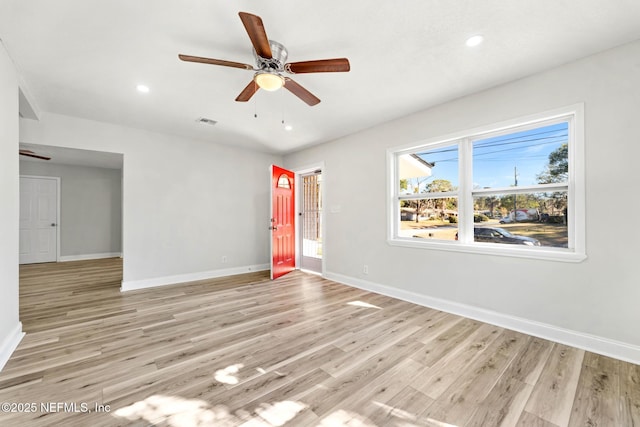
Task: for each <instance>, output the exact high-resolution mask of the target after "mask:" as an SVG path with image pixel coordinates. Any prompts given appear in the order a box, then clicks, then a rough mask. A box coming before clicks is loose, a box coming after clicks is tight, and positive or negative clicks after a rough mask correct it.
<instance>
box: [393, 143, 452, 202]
mask: <svg viewBox="0 0 640 427" xmlns="http://www.w3.org/2000/svg"><path fill="white" fill-rule="evenodd" d="M398 176H399V179H400V183H399V185H400V188H399V193H398V194H418V193H435V192H442V191H455V190H456V189H457V188H458V145H457V144H455V145H450V146H447V147H440V148H435V149H432V150H427V151H422V152H419V153H411V154H403V155H400V156H398Z"/></svg>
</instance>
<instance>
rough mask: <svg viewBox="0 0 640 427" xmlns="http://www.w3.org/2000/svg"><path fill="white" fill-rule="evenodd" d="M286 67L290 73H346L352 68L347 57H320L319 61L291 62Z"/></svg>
mask: <svg viewBox="0 0 640 427" xmlns="http://www.w3.org/2000/svg"><path fill="white" fill-rule="evenodd" d="M284 69H285V70H286V71H288V72H290V73H294V74H302V73H344V72H347V71H349V70H350V69H351V66H350V65H349V60H348V59H347V58H335V59H320V60H317V61H302V62H290V63H288V64H285V66H284Z"/></svg>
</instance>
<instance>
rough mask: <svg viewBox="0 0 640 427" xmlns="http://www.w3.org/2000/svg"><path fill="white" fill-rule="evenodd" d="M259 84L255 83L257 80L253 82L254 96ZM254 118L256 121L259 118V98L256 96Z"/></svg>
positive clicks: (254, 99)
mask: <svg viewBox="0 0 640 427" xmlns="http://www.w3.org/2000/svg"><path fill="white" fill-rule="evenodd" d="M256 85H257V83H256V82H255V80H254V81H253V87H254V89H255V90H254V94H255V92H257V91H258V88H257V87H256ZM253 117H255V118H256V119H257V118H258V100H257V97H256V96H254V97H253Z"/></svg>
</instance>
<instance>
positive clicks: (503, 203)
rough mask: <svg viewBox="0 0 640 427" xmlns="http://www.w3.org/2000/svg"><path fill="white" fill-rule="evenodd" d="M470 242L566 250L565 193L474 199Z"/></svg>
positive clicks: (525, 194)
mask: <svg viewBox="0 0 640 427" xmlns="http://www.w3.org/2000/svg"><path fill="white" fill-rule="evenodd" d="M473 203H474V223H475V231H474V241H476V242H485V243H507V244H517V245H528V246H547V247H555V248H567V247H568V240H569V239H568V231H567V209H566V207H567V192H566V191H558V192H553V193H520V194H494V195H489V196H482V197H474V198H473Z"/></svg>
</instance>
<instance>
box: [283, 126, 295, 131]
mask: <svg viewBox="0 0 640 427" xmlns="http://www.w3.org/2000/svg"><path fill="white" fill-rule="evenodd" d="M284 130H293V126H291V125H286V126H285V127H284Z"/></svg>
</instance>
